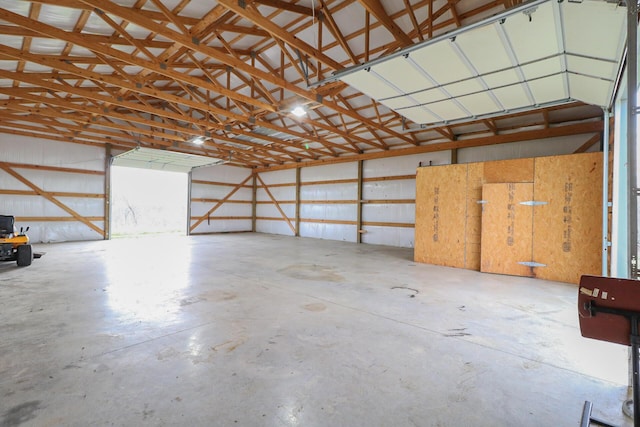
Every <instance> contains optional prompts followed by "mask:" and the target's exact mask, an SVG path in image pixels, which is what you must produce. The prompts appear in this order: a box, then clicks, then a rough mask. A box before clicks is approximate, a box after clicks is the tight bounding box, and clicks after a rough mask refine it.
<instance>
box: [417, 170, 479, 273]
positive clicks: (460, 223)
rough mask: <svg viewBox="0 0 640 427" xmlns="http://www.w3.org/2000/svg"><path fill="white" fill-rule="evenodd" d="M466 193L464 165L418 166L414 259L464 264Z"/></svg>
mask: <svg viewBox="0 0 640 427" xmlns="http://www.w3.org/2000/svg"><path fill="white" fill-rule="evenodd" d="M466 193H467V165H447V166H433V167H424V168H419V169H418V172H417V174H416V227H415V233H416V234H415V247H414V259H415V261H417V262H424V263H428V264H436V265H445V266H449V267H464V266H465V218H466V215H465V209H466Z"/></svg>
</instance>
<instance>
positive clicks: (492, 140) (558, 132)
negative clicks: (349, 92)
mask: <svg viewBox="0 0 640 427" xmlns="http://www.w3.org/2000/svg"><path fill="white" fill-rule="evenodd" d="M603 128H604V125H603V122H602V120H600V121H597V122H596V121H594V122H588V123H577V124H570V125H562V126H557V127H549V128H546V129H536V130H530V131H522V132H515V133H505V134H499V135H491V136H482V137H476V138H469V139H460V140H457V141H447V142H440V143H434V144H429V145H420V146H417V147H409V148H399V149H394V150H386V151H377V152H373V153H364V154H356V155H349V156H347V157H338V158H331V159H320V160H312V161H306V162H298V163H295V164H285V165H277V166H270V167H264V168H256V169H254V171H255V172H256V173H260V172H269V171H277V170H285V169H295V168H304V167H309V166H319V165H328V164H335V163H350V162H356V161H358V160H373V159H382V158H389V157H399V156H409V155H412V154H424V153H433V152H437V151H446V150H452V149H459V148H467V147H483V146H487V145H498V144H507V143H511V142H521V141H531V140H535V139H546V138H554V137H558V136H568V135H583V134H589V133H594V132H602V129H603Z"/></svg>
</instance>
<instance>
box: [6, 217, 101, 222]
mask: <svg viewBox="0 0 640 427" xmlns="http://www.w3.org/2000/svg"><path fill="white" fill-rule="evenodd" d="M82 218H83V219H86V220H87V221H104V217H103V216H83V217H82ZM76 221H77V219H76V218H74V217H72V216H17V217H16V222H76Z"/></svg>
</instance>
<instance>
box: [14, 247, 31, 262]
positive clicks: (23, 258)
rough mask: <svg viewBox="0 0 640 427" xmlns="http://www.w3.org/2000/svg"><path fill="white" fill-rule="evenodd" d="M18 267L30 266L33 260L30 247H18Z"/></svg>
mask: <svg viewBox="0 0 640 427" xmlns="http://www.w3.org/2000/svg"><path fill="white" fill-rule="evenodd" d="M17 258H18V260H17V262H18V267H27V266H29V265H31V261H32V260H33V251H32V250H31V245H22V246H18V257H17Z"/></svg>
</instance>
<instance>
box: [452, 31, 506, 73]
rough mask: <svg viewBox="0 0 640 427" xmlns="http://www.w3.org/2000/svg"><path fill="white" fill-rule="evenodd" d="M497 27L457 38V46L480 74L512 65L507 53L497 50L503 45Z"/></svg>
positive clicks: (464, 34)
mask: <svg viewBox="0 0 640 427" xmlns="http://www.w3.org/2000/svg"><path fill="white" fill-rule="evenodd" d="M495 25H499V24H495ZM495 25H487V26H484V27H480V28H478V29H477V30H475V31H473V32H471V31H470V32H468V33H463V34H460V35H459V36H458V37H456V44H457V45H458V46H460V49H462V52H463V53H464V54H465V56H466V57H467V58H468V59H469V61H471V63H472V64H473V65H474V67H475V69H476V71H477V72H478V73H480V74H486V73H490V72H492V71H497V70H502V69H505V68H509V67H511V65H512V64H511V60H510V59H509V55H508V54H507V52H506V51H505V50H504V49H496V46H500V45H501V41H500V36H499V35H498V32H497V31H496V27H495Z"/></svg>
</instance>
